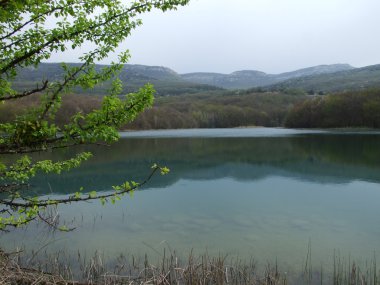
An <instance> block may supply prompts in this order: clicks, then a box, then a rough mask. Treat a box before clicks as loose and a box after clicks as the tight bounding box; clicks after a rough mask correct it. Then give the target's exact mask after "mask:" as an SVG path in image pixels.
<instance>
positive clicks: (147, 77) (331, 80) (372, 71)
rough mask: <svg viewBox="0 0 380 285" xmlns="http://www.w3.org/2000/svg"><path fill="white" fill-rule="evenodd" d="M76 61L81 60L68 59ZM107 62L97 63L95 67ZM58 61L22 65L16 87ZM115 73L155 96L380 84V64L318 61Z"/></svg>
mask: <svg viewBox="0 0 380 285" xmlns="http://www.w3.org/2000/svg"><path fill="white" fill-rule="evenodd" d="M68 64H69V65H79V64H80V63H68ZM102 66H106V65H100V64H99V65H96V68H97V69H100V68H101V67H102ZM62 75H63V69H62V68H61V66H60V64H59V63H41V64H40V65H39V66H38V67H37V68H33V67H30V68H23V69H20V70H19V74H18V76H17V77H16V79H15V80H14V82H13V85H14V87H15V88H16V89H17V90H20V91H24V90H28V89H30V88H35V86H36V84H38V83H40V82H41V80H44V79H49V80H50V81H53V80H60V79H62ZM118 77H119V78H120V79H121V80H122V81H123V83H124V89H123V93H130V92H135V91H137V90H138V89H139V88H141V87H142V86H143V85H145V84H146V83H152V84H153V85H154V86H155V89H156V90H157V95H158V96H170V95H182V94H194V93H199V92H210V91H218V90H223V89H254V88H260V89H261V90H264V91H265V90H270V91H274V90H284V89H286V90H288V89H300V90H303V91H304V92H308V93H310V94H315V93H319V92H322V93H326V92H335V91H344V90H354V89H363V88H371V87H380V65H371V66H366V67H361V68H355V67H352V66H350V65H348V64H331V65H318V66H312V67H307V68H302V69H298V70H294V71H289V72H284V73H279V74H267V73H265V72H262V71H258V70H238V71H234V72H232V73H230V74H223V73H215V72H194V73H185V74H180V73H178V72H176V71H174V70H173V69H170V68H168V67H164V66H147V65H141V64H126V65H124V66H123V68H122V71H121V72H120V74H119V75H118ZM109 88H110V82H104V83H101V84H99V85H98V86H96V87H95V88H94V89H91V90H82V89H80V88H76V89H74V93H79V94H82V93H84V94H95V95H104V94H106V92H107V90H108V89H109Z"/></svg>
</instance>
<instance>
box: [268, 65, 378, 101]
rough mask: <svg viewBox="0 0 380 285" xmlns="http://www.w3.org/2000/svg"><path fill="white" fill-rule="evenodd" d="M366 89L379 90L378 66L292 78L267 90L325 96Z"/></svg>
mask: <svg viewBox="0 0 380 285" xmlns="http://www.w3.org/2000/svg"><path fill="white" fill-rule="evenodd" d="M367 88H380V64H378V65H372V66H366V67H363V68H355V69H351V70H346V71H339V72H335V73H330V74H318V75H312V76H303V77H298V78H293V79H289V80H286V81H284V82H281V83H278V84H275V85H272V86H270V87H268V88H267V90H286V89H302V90H304V91H305V92H307V93H308V94H326V93H331V92H340V91H352V90H363V89H367Z"/></svg>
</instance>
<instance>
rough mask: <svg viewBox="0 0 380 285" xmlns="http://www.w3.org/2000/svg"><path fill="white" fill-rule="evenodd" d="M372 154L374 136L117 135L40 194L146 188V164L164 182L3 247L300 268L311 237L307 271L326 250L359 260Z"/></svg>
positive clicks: (375, 168) (373, 183) (373, 218)
mask: <svg viewBox="0 0 380 285" xmlns="http://www.w3.org/2000/svg"><path fill="white" fill-rule="evenodd" d="M379 146H380V133H378V132H360V133H355V132H326V131H301V130H287V129H266V128H253V129H220V130H174V131H144V132H126V133H123V134H122V139H121V141H120V142H118V143H117V144H116V145H113V146H112V147H110V148H106V147H95V148H91V150H92V151H93V152H94V153H95V156H94V158H93V159H92V160H91V161H88V162H86V163H85V164H84V165H83V167H81V168H80V169H78V170H76V171H74V172H70V173H67V174H64V175H61V176H47V177H42V178H38V179H35V180H34V181H33V184H34V185H35V186H36V189H37V193H38V194H39V195H46V194H48V193H50V192H53V193H54V195H63V194H68V193H72V192H75V191H77V190H78V189H79V187H81V186H83V187H84V188H85V190H88V191H91V190H98V191H109V189H110V186H111V185H115V184H118V183H122V182H124V181H125V180H131V179H132V180H136V181H140V180H143V179H144V178H145V177H146V176H147V175H148V174H149V171H150V168H149V167H150V165H151V164H152V163H154V162H157V163H159V164H161V165H166V166H168V167H169V168H170V169H171V172H170V174H169V175H168V176H164V177H159V176H156V177H154V178H153V179H152V180H151V181H150V182H149V185H148V186H147V187H145V188H144V189H142V190H141V191H138V192H136V193H135V194H134V196H133V198H132V197H125V198H123V200H122V201H119V202H118V203H117V204H116V205H106V206H101V205H100V203H99V202H93V203H81V204H75V205H69V206H64V207H60V208H59V211H60V213H61V220H65V221H67V222H68V223H70V221H72V225H74V226H76V227H77V229H76V230H75V231H74V232H71V233H55V234H51V233H48V232H47V231H46V230H44V227H43V226H41V225H37V226H36V225H31V226H29V227H28V228H27V229H26V230H18V231H14V232H11V233H8V234H2V235H1V236H0V238H1V246H2V247H5V248H8V249H14V248H15V247H17V246H20V245H23V246H24V248H25V250H30V249H32V248H34V249H38V248H42V247H43V249H44V250H48V251H50V252H54V251H57V250H64V251H66V252H68V253H70V252H72V253H73V254H75V253H76V251H77V250H78V249H80V250H81V251H82V252H86V253H87V254H88V255H91V254H93V253H94V252H95V251H96V250H98V251H101V252H102V253H103V254H104V255H105V256H108V257H113V256H115V255H117V254H119V253H121V252H123V253H127V254H128V253H130V254H137V255H143V254H145V253H147V254H148V255H150V256H157V257H158V256H159V255H160V254H161V253H162V252H163V249H164V248H165V249H168V250H174V249H175V250H176V251H177V252H181V253H183V254H187V253H189V252H190V251H191V250H192V249H193V250H194V251H195V252H200V253H204V252H205V251H208V253H209V254H218V253H222V254H229V255H230V256H239V257H242V258H250V257H252V256H253V257H255V258H256V259H257V260H259V261H261V262H266V261H273V260H275V259H276V258H277V260H278V261H279V262H281V263H282V264H288V265H292V266H300V267H302V264H304V261H305V258H306V253H307V245H308V242H309V240H310V241H311V245H312V254H313V261H314V262H315V263H316V264H320V263H321V262H322V263H328V262H331V261H332V256H333V252H334V250H335V251H336V252H340V253H341V254H342V255H343V256H349V255H350V256H351V257H353V258H355V259H357V260H366V259H369V258H371V257H372V256H373V254H374V251H380V238H379V237H380V207H379V204H380V147H379ZM80 150H83V149H76V150H75V151H80ZM72 154H73V153H72V152H71V153H69V152H67V151H57V152H54V153H52V154H48V156H50V157H51V156H52V157H53V158H54V159H62V158H69V157H70V156H71V155H72ZM44 155H46V154H44ZM45 245H48V246H45Z"/></svg>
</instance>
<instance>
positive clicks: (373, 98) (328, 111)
mask: <svg viewBox="0 0 380 285" xmlns="http://www.w3.org/2000/svg"><path fill="white" fill-rule="evenodd" d="M285 126H286V127H290V128H347V127H368V128H380V90H366V91H360V92H355V91H350V92H345V93H336V94H331V95H326V96H314V97H312V98H310V99H308V100H305V101H303V102H300V103H298V104H297V105H295V106H294V108H293V109H292V110H290V112H289V114H288V116H287V119H286V121H285Z"/></svg>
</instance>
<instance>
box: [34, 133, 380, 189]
mask: <svg viewBox="0 0 380 285" xmlns="http://www.w3.org/2000/svg"><path fill="white" fill-rule="evenodd" d="M379 142H380V136H376V135H347V134H346V135H324V134H318V135H300V136H291V137H266V138H264V137H263V138H160V139H157V138H156V139H149V138H144V139H142V138H139V139H137V138H133V139H123V140H121V141H120V142H119V143H117V144H115V145H113V146H112V147H110V148H107V147H94V148H93V152H94V153H95V156H94V158H93V159H91V160H90V161H88V162H86V163H85V164H84V165H83V167H81V168H80V169H78V170H76V171H75V172H70V173H67V174H64V175H61V176H49V177H44V178H43V179H42V178H41V179H38V180H35V182H34V183H36V184H38V185H42V187H41V192H45V190H43V189H45V188H47V187H45V186H46V185H47V182H49V184H50V185H51V187H52V189H53V191H54V192H60V193H63V192H70V191H76V190H77V189H78V188H79V187H80V186H84V187H85V189H86V190H89V191H90V190H94V189H97V190H102V189H104V190H106V189H109V187H110V185H113V184H117V183H120V182H123V181H125V180H130V179H133V180H135V181H139V180H142V179H144V178H145V176H146V175H147V174H148V173H149V167H150V165H151V164H152V163H154V162H157V163H160V164H162V165H167V166H168V167H169V168H171V173H170V174H169V175H168V176H165V177H158V176H157V177H155V178H154V179H153V180H152V181H151V182H150V184H149V186H150V187H162V186H167V185H170V184H173V183H175V182H176V181H178V180H179V179H181V178H187V179H216V178H222V177H226V176H228V177H232V178H234V179H239V180H256V179H260V178H264V177H267V176H269V175H279V176H286V177H295V178H297V179H305V180H311V181H316V182H320V183H324V182H326V183H344V182H349V181H352V180H356V179H361V180H366V181H375V182H378V181H380V171H379V170H380V149H379V148H378V145H379ZM78 151H80V149H78ZM70 155H72V153H71V154H70V153H68V152H66V151H65V150H60V151H57V152H54V153H52V154H51V156H53V157H54V158H57V159H60V158H62V157H68V156H70ZM47 189H48V188H47Z"/></svg>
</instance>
